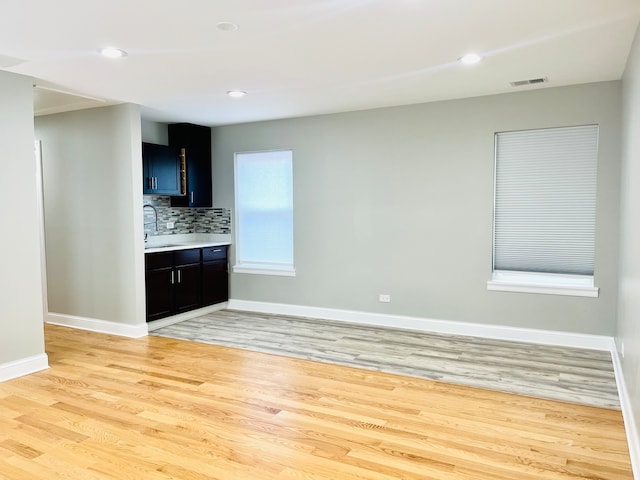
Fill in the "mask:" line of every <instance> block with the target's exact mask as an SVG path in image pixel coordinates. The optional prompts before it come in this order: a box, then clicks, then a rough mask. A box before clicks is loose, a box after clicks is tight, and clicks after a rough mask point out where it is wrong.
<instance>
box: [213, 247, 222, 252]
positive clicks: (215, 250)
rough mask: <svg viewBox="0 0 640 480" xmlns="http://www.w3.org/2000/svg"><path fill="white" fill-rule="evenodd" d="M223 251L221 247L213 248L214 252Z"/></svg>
mask: <svg viewBox="0 0 640 480" xmlns="http://www.w3.org/2000/svg"><path fill="white" fill-rule="evenodd" d="M221 251H222V249H221V248H214V249H213V253H218V252H221Z"/></svg>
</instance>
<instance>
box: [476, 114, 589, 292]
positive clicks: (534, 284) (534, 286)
mask: <svg viewBox="0 0 640 480" xmlns="http://www.w3.org/2000/svg"><path fill="white" fill-rule="evenodd" d="M581 126H585V127H586V126H597V127H598V128H597V134H596V135H597V138H596V140H597V142H598V143H599V136H600V133H599V125H597V124H585V125H573V126H559V127H545V128H538V129H522V130H513V132H534V131H540V130H552V129H561V128H570V127H581ZM508 132H509V131H502V132H495V133H494V175H493V223H492V245H491V247H492V256H491V279H490V280H488V281H487V290H489V291H503V292H519V293H534V294H549V295H566V296H578V297H598V296H599V288H598V287H596V286H595V280H594V279H595V265H594V273H593V274H592V275H575V274H561V273H551V272H534V271H516V270H499V269H496V268H495V261H496V202H497V190H498V175H497V174H498V136H499V135H500V134H504V133H508ZM598 152H599V149H598V151H596V162H597V161H598V160H597V157H598ZM596 168H597V165H596ZM595 189H596V198H597V174H596V185H595ZM596 207H597V205H596ZM594 215H595V213H594ZM596 220H597V218H595V217H594V219H593V221H594V236H595V227H596ZM594 242H595V238H594ZM593 254H594V257H595V243H594V252H593Z"/></svg>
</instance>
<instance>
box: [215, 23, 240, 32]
mask: <svg viewBox="0 0 640 480" xmlns="http://www.w3.org/2000/svg"><path fill="white" fill-rule="evenodd" d="M216 28H217V29H218V30H222V31H223V32H235V31H236V30H238V25H237V24H235V23H233V22H220V23H218V24H217V25H216Z"/></svg>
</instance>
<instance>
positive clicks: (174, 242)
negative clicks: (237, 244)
mask: <svg viewBox="0 0 640 480" xmlns="http://www.w3.org/2000/svg"><path fill="white" fill-rule="evenodd" d="M221 245H231V235H225V234H211V233H187V234H180V235H156V236H150V237H149V238H148V241H147V242H146V243H145V245H144V253H158V252H169V251H172V250H186V249H188V248H202V247H218V246H221Z"/></svg>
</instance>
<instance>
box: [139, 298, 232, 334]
mask: <svg viewBox="0 0 640 480" xmlns="http://www.w3.org/2000/svg"><path fill="white" fill-rule="evenodd" d="M225 308H228V307H227V302H222V303H216V304H215V305H209V306H208V307H203V308H199V309H197V310H191V311H190V312H184V313H180V314H178V315H174V316H172V317H166V318H161V319H160V320H154V321H152V322H149V323H147V327H148V328H149V331H150V332H152V331H154V330H158V329H159V328H162V327H168V326H169V325H173V324H174V323H180V322H184V321H185V320H190V319H192V318H196V317H200V316H202V315H206V314H207V313H211V312H217V311H218V310H224V309H225Z"/></svg>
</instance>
